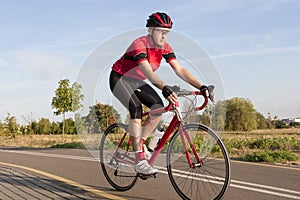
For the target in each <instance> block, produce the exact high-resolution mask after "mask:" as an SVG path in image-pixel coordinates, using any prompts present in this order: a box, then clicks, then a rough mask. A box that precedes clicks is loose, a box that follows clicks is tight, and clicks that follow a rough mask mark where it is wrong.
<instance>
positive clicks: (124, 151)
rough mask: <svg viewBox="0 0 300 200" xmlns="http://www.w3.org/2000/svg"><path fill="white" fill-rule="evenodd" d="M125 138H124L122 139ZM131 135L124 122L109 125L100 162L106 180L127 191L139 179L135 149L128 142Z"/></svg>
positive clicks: (101, 150) (103, 141)
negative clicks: (135, 165)
mask: <svg viewBox="0 0 300 200" xmlns="http://www.w3.org/2000/svg"><path fill="white" fill-rule="evenodd" d="M122 138H123V139H122ZM129 138H130V135H129V133H128V132H127V126H126V125H124V124H119V123H116V124H112V125H111V126H109V127H108V128H107V129H106V130H105V132H104V134H103V136H102V139H101V143H100V162H101V168H102V171H103V174H104V176H105V178H106V180H107V181H108V182H109V183H110V184H111V185H112V186H113V187H114V188H115V189H117V190H119V191H126V190H129V189H130V188H132V187H133V185H134V184H135V183H136V181H137V178H138V176H137V174H136V173H135V171H134V168H133V164H134V162H133V158H134V155H133V153H132V152H133V151H132V147H131V145H130V144H128V141H129Z"/></svg>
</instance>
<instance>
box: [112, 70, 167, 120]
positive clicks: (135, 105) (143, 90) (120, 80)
mask: <svg viewBox="0 0 300 200" xmlns="http://www.w3.org/2000/svg"><path fill="white" fill-rule="evenodd" d="M109 85H110V90H111V91H112V93H113V94H114V96H115V97H116V98H117V99H118V100H119V101H120V102H121V103H122V104H123V105H124V106H125V107H126V108H127V109H128V110H129V113H130V118H131V119H142V113H143V109H142V104H143V105H145V106H147V107H148V108H150V109H151V110H153V109H156V108H161V107H163V101H162V99H161V98H160V96H159V95H158V94H157V92H156V91H155V90H154V89H153V88H152V87H151V86H150V85H148V84H147V83H146V82H145V81H141V80H138V79H134V78H130V77H126V76H122V75H120V74H118V73H117V72H115V71H111V74H110V77H109ZM157 115H161V114H157Z"/></svg>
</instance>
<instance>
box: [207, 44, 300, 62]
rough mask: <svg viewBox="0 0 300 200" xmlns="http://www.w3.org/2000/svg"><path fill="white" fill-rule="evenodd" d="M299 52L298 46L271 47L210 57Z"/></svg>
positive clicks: (299, 47)
mask: <svg viewBox="0 0 300 200" xmlns="http://www.w3.org/2000/svg"><path fill="white" fill-rule="evenodd" d="M298 51H299V52H300V46H293V47H272V48H266V49H255V50H250V51H239V52H232V53H225V54H221V55H215V56H211V58H212V59H221V58H227V57H237V56H259V55H269V54H275V53H288V52H298Z"/></svg>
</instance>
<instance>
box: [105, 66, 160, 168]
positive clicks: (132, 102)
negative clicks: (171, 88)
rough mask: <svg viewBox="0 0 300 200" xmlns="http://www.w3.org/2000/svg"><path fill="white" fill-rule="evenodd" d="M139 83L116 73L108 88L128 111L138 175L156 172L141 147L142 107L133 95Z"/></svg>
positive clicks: (112, 75)
mask: <svg viewBox="0 0 300 200" xmlns="http://www.w3.org/2000/svg"><path fill="white" fill-rule="evenodd" d="M140 83H141V82H140V81H138V80H133V79H130V78H128V77H123V76H122V75H120V74H117V73H116V72H112V73H111V76H110V88H111V91H112V92H113V94H114V96H115V97H116V98H117V99H118V100H119V101H120V102H121V103H122V104H123V105H124V106H125V107H126V108H127V109H128V110H129V112H130V118H131V120H130V121H129V125H128V129H129V133H130V135H131V139H132V145H133V150H134V151H135V156H136V166H135V171H136V172H137V173H140V174H154V173H156V172H157V171H158V170H157V169H154V168H152V167H151V166H150V165H149V164H148V162H147V161H146V160H145V159H144V158H145V157H144V152H143V151H142V145H141V119H142V105H141V102H140V100H139V98H138V97H137V95H136V94H135V91H136V89H137V88H138V85H141V84H140Z"/></svg>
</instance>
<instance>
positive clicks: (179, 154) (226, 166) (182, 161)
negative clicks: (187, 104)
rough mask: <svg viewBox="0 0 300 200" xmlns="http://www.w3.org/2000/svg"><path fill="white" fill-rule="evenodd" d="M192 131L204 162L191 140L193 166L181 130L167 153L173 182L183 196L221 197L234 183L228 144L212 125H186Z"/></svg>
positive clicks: (193, 139) (188, 145) (186, 197)
mask: <svg viewBox="0 0 300 200" xmlns="http://www.w3.org/2000/svg"><path fill="white" fill-rule="evenodd" d="M183 130H184V131H187V133H188V134H189V136H190V138H191V140H192V142H193V144H194V146H195V148H196V150H197V153H198V155H199V156H200V159H201V162H197V160H196V157H195V155H194V153H193V152H192V150H191V147H190V144H189V143H188V141H187V140H185V141H186V143H187V149H188V152H189V154H190V157H191V161H192V163H193V166H190V165H189V164H188V161H187V156H186V154H185V148H184V146H183V144H184V143H183V142H182V139H181V137H180V133H179V131H177V132H176V133H175V134H174V136H173V137H172V139H171V142H170V145H169V147H168V152H167V170H168V175H169V178H170V180H171V183H172V185H173V187H174V189H175V190H176V192H177V193H178V194H179V195H180V197H181V198H182V199H221V198H222V197H223V196H224V194H225V192H226V190H227V189H228V186H229V183H230V174H231V171H230V160H229V156H228V153H227V150H226V148H225V145H224V144H223V142H222V141H221V139H220V138H219V136H218V135H217V134H216V133H215V132H214V131H213V130H212V129H210V128H208V127H206V126H204V125H201V124H187V125H184V127H183Z"/></svg>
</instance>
